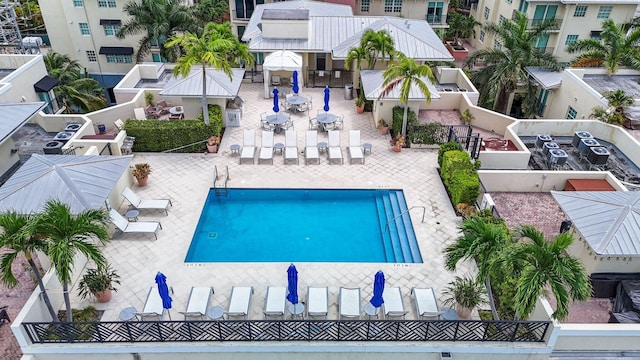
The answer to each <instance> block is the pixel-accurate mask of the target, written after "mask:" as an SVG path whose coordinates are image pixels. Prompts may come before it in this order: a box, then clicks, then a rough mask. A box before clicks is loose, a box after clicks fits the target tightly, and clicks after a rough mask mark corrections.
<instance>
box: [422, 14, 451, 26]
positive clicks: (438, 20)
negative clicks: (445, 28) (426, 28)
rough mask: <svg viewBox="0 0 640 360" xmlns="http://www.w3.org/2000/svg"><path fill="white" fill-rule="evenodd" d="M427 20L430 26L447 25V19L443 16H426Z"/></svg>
mask: <svg viewBox="0 0 640 360" xmlns="http://www.w3.org/2000/svg"><path fill="white" fill-rule="evenodd" d="M425 20H427V22H428V23H429V25H444V24H446V21H445V20H446V18H445V17H444V16H442V15H436V14H426V15H425Z"/></svg>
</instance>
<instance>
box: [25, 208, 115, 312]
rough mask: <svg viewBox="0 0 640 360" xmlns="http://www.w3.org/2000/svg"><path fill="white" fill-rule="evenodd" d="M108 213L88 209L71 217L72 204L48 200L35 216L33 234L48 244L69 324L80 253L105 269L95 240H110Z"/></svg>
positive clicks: (102, 241) (102, 257) (48, 251)
mask: <svg viewBox="0 0 640 360" xmlns="http://www.w3.org/2000/svg"><path fill="white" fill-rule="evenodd" d="M107 218H108V217H107V214H106V212H105V211H103V210H85V211H83V212H81V213H79V214H77V215H76V214H72V213H71V209H70V208H69V205H67V204H64V203H62V202H60V201H59V200H49V201H47V204H46V205H45V208H44V212H43V213H42V214H40V215H38V216H36V217H35V219H34V221H33V223H32V226H33V231H34V232H35V233H37V234H41V235H42V236H43V238H44V239H45V241H47V242H48V246H47V255H48V256H49V259H51V264H52V265H53V267H54V269H55V273H56V276H57V277H58V280H60V283H61V284H62V291H63V296H64V303H65V306H66V310H67V322H71V321H73V319H72V317H71V302H70V300H69V283H70V282H71V273H72V270H73V262H74V258H75V256H76V254H77V253H81V254H83V255H85V256H86V257H87V258H88V259H90V260H92V261H93V262H94V263H95V264H96V266H98V267H100V266H104V265H105V259H104V256H103V255H102V251H101V250H100V248H99V247H98V246H97V245H96V244H94V241H95V240H99V241H100V242H101V243H105V242H107V241H108V240H109V233H108V232H107Z"/></svg>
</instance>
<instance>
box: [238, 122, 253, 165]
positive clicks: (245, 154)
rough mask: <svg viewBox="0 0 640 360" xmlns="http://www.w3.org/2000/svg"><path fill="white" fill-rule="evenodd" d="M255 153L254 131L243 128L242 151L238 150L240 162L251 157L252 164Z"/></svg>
mask: <svg viewBox="0 0 640 360" xmlns="http://www.w3.org/2000/svg"><path fill="white" fill-rule="evenodd" d="M255 155H256V131H255V130H245V131H244V132H243V134H242V151H240V164H242V160H246V159H251V163H252V164H254V163H255V160H254V159H253V158H254V156H255Z"/></svg>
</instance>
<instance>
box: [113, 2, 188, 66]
mask: <svg viewBox="0 0 640 360" xmlns="http://www.w3.org/2000/svg"><path fill="white" fill-rule="evenodd" d="M122 11H123V12H124V13H125V14H127V15H129V16H130V18H129V20H127V21H126V22H125V23H124V24H123V25H122V27H121V28H120V31H118V33H117V34H116V36H117V37H118V38H119V39H124V38H125V37H127V36H130V35H138V34H143V36H142V39H140V41H139V43H138V44H139V46H138V51H137V53H136V62H142V61H143V60H144V57H145V56H146V55H147V54H149V51H150V49H151V46H152V45H154V44H156V43H157V45H158V46H159V47H160V55H161V56H162V57H163V58H165V59H167V60H168V61H169V62H175V61H176V59H177V58H178V56H179V55H180V53H179V51H178V49H175V48H168V47H165V46H164V44H165V43H166V41H167V40H168V39H169V38H171V37H172V36H173V35H175V34H176V33H178V32H181V31H184V30H192V31H195V30H196V29H197V22H196V21H193V17H192V14H191V11H190V10H189V9H188V8H187V7H185V6H183V5H181V1H180V0H140V1H139V2H137V0H132V1H130V2H128V3H126V4H125V5H124V7H123V8H122Z"/></svg>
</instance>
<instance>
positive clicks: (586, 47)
mask: <svg viewBox="0 0 640 360" xmlns="http://www.w3.org/2000/svg"><path fill="white" fill-rule="evenodd" d="M600 39H602V40H599V39H593V38H591V39H582V40H578V41H576V42H574V43H573V44H570V45H569V46H567V52H569V53H577V52H579V53H581V54H580V55H578V56H577V57H576V58H575V59H573V63H572V65H573V66H596V67H599V66H604V67H605V68H606V69H607V72H608V73H609V74H613V73H615V72H616V71H617V70H618V68H619V67H620V66H629V67H632V68H634V69H640V50H639V49H638V47H637V44H638V41H640V27H632V28H629V27H628V26H627V25H625V24H618V25H616V24H615V23H614V22H613V20H605V21H603V22H602V32H601V33H600Z"/></svg>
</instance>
